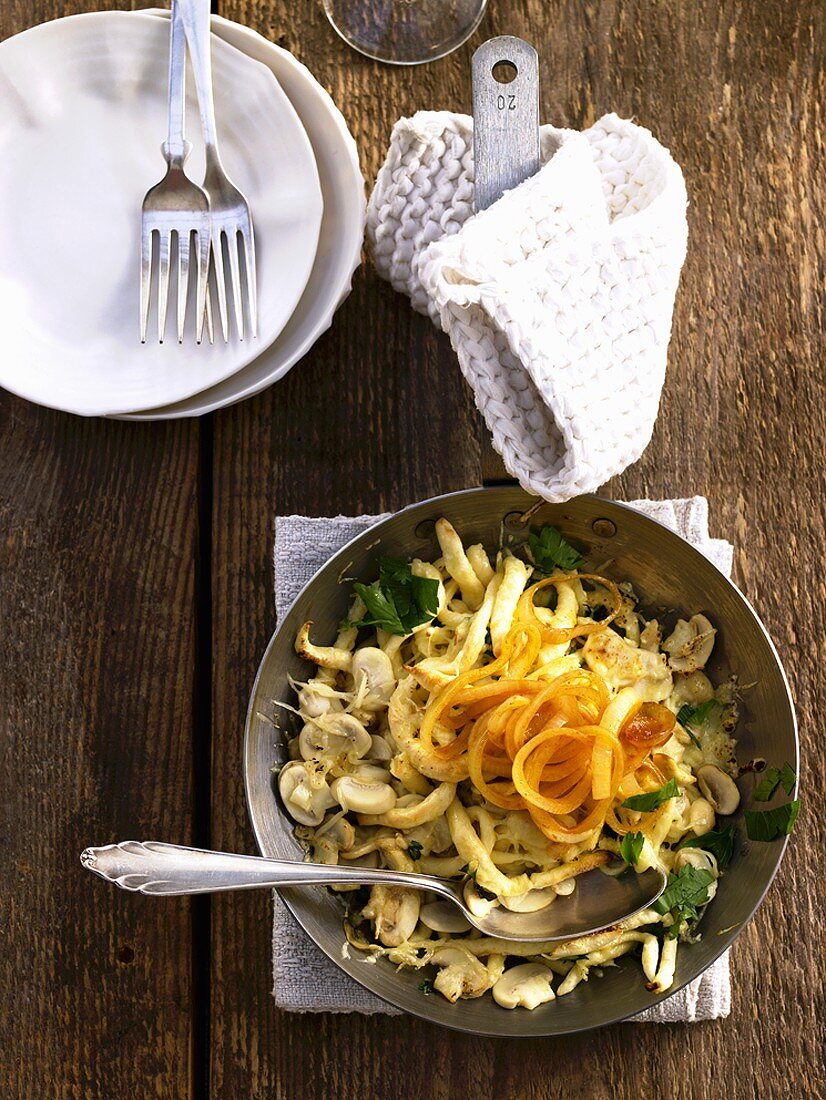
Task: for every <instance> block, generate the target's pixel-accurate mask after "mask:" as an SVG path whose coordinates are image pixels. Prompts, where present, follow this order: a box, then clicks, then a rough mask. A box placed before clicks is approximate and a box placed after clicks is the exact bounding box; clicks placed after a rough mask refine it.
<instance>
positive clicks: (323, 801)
mask: <svg viewBox="0 0 826 1100" xmlns="http://www.w3.org/2000/svg"><path fill="white" fill-rule="evenodd" d="M278 790H279V792H280V794H281V797H282V798H283V799H284V805H285V806H286V808H287V812H288V813H289V814H290V816H291V817H293V818H295V820H296V821H298V822H299V823H300V824H301V825H320V824H321V822H322V821H323V820H324V811H325V810H328V809H329V808H330V807H331V806H335V804H336V800H335V798H333V795H332V792H331V790H330V788H329V787H328V786H327V784H326V782H322V783H315V784H314V783H313V782H312V781H311V776H310V772H309V770H308V768H307V765H306V764H305V763H304V762H303V761H301V760H291V761H290V762H289V764H285V765H284V767H283V768H282V769H281V771H280V772H279V775H278Z"/></svg>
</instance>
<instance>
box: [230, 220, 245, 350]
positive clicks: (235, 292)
mask: <svg viewBox="0 0 826 1100" xmlns="http://www.w3.org/2000/svg"><path fill="white" fill-rule="evenodd" d="M240 232H241V230H240V229H239V228H236V229H235V230H233V231H232V232H231V233H227V252H228V253H229V270H230V282H231V283H232V300H233V304H234V305H235V324H236V325H237V326H238V339H239V340H243V339H244V303H243V301H242V298H241V262H240V260H239V258H238V249H239V248H240V247H241V245H240V242H239V240H238V235H239V233H240Z"/></svg>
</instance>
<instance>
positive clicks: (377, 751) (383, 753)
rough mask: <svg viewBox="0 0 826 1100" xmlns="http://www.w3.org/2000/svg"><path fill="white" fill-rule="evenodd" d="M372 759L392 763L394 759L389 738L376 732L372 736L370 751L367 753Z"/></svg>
mask: <svg viewBox="0 0 826 1100" xmlns="http://www.w3.org/2000/svg"><path fill="white" fill-rule="evenodd" d="M367 755H368V756H369V757H370V759H371V760H378V761H380V762H381V763H388V764H389V763H390V761H391V760H392V759H393V750H392V749H391V748H390V745H389V744H388V742H387V739H386V738H384V737H382V736H381V734H379V733H374V734H373V735H372V736H371V738H370V751H369V752H368V754H367Z"/></svg>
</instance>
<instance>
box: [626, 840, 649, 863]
mask: <svg viewBox="0 0 826 1100" xmlns="http://www.w3.org/2000/svg"><path fill="white" fill-rule="evenodd" d="M644 843H645V837H644V836H643V835H642V833H626V834H625V836H624V837H623V838H622V840H621V841H620V855H621V856H622V858H623V859H624V860H625V862H626V863H631V864H634V863H636V862H637V860H638V859H639V858H640V852H641V851H642V846H643V844H644Z"/></svg>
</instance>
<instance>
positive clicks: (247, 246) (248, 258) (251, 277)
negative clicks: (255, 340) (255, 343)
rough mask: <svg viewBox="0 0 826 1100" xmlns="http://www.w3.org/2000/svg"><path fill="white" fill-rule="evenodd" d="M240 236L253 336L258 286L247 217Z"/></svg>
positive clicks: (250, 230) (255, 329)
mask: <svg viewBox="0 0 826 1100" xmlns="http://www.w3.org/2000/svg"><path fill="white" fill-rule="evenodd" d="M241 236H242V237H243V238H244V260H245V263H246V269H247V298H248V299H249V311H250V329H251V331H252V335H253V337H256V336H257V335H258V288H257V286H256V268H255V234H254V233H253V230H252V225H251V224H250V222H249V219H247V220H246V221H242V222H241Z"/></svg>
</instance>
